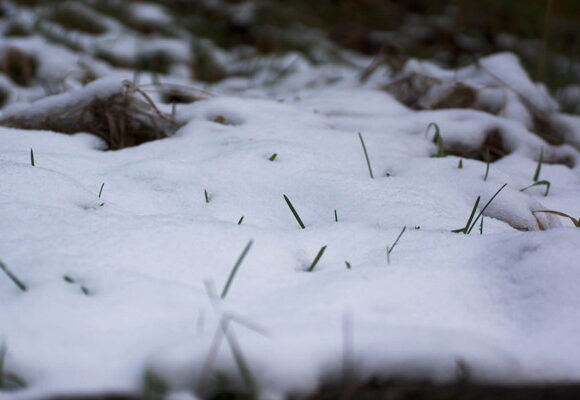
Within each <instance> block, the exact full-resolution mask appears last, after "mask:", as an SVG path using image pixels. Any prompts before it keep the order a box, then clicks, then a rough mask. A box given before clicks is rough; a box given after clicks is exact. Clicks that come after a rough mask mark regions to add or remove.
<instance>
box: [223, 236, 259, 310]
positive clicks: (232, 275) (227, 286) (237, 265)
mask: <svg viewBox="0 0 580 400" xmlns="http://www.w3.org/2000/svg"><path fill="white" fill-rule="evenodd" d="M253 243H254V241H253V240H250V241H249V242H248V244H247V245H246V247H245V248H244V250H243V251H242V254H240V256H239V257H238V260H237V261H236V263H235V265H234V267H233V268H232V271H231V272H230V276H228V280H227V281H226V284H225V286H224V289H223V290H222V294H221V298H222V299H225V298H226V296H227V294H228V291H229V290H230V286H231V285H232V282H233V281H234V278H235V276H236V273H237V272H238V268H240V265H242V261H244V258H245V257H246V255H247V254H248V252H249V251H250V248H251V247H252V244H253Z"/></svg>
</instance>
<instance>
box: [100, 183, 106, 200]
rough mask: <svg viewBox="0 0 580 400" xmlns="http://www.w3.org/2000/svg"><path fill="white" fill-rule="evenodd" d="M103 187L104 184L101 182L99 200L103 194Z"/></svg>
mask: <svg viewBox="0 0 580 400" xmlns="http://www.w3.org/2000/svg"><path fill="white" fill-rule="evenodd" d="M104 187H105V183H104V182H103V183H102V184H101V190H99V199H100V198H101V195H102V194H103V188H104Z"/></svg>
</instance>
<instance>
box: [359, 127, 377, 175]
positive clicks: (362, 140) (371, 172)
mask: <svg viewBox="0 0 580 400" xmlns="http://www.w3.org/2000/svg"><path fill="white" fill-rule="evenodd" d="M358 138H359V139H360V144H361V145H362V148H363V152H364V154H365V160H366V161H367V167H368V169H369V175H370V177H371V179H373V178H374V175H373V169H372V167H371V160H369V153H368V152H367V147H366V146H365V140H364V139H363V137H362V135H361V133H360V132H359V133H358Z"/></svg>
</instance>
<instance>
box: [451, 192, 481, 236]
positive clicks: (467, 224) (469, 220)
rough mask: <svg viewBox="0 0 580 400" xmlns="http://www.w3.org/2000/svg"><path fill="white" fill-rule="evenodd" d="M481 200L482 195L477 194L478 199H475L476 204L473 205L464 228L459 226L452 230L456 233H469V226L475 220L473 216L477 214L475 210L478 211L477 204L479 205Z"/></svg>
mask: <svg viewBox="0 0 580 400" xmlns="http://www.w3.org/2000/svg"><path fill="white" fill-rule="evenodd" d="M479 200H481V196H477V199H475V204H474V205H473V209H472V210H471V214H469V218H468V219H467V223H466V224H465V226H464V227H463V228H459V229H455V230H453V231H451V232H454V233H460V232H462V233H465V234H467V231H468V230H469V226H470V225H471V221H472V220H473V217H474V216H475V212H476V211H477V206H478V205H479Z"/></svg>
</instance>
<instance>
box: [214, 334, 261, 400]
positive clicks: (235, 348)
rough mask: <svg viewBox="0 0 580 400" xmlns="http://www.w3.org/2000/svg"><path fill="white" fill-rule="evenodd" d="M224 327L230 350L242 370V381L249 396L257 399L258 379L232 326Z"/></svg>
mask: <svg viewBox="0 0 580 400" xmlns="http://www.w3.org/2000/svg"><path fill="white" fill-rule="evenodd" d="M222 326H223V325H222ZM223 329H224V336H225V337H226V341H227V343H228V345H229V346H230V350H231V351H232V354H233V356H234V361H235V363H236V366H237V367H238V371H239V372H240V376H241V377H242V381H243V382H244V384H245V385H246V389H247V391H248V395H249V398H250V399H256V396H257V385H256V380H255V379H254V375H253V374H252V371H251V369H250V367H249V364H248V362H247V361H246V358H245V357H244V354H243V353H242V349H241V348H240V346H239V344H238V342H237V340H236V338H235V336H234V335H233V333H232V332H231V328H229V329H228V327H227V326H224V328H223Z"/></svg>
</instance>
